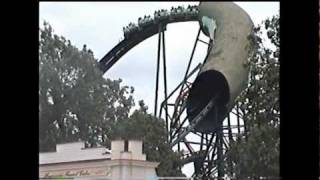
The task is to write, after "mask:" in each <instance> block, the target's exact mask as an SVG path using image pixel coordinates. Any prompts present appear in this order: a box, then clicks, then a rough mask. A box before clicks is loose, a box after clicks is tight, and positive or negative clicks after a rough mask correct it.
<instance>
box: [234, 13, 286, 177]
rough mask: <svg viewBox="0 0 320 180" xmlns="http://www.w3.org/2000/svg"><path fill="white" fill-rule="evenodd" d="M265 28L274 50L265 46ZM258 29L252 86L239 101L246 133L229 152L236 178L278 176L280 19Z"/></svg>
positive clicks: (274, 19) (251, 73)
mask: <svg viewBox="0 0 320 180" xmlns="http://www.w3.org/2000/svg"><path fill="white" fill-rule="evenodd" d="M262 29H264V30H265V31H266V34H267V37H268V39H270V41H271V43H272V44H273V45H274V46H275V49H270V48H267V47H264V46H263V44H262V39H261V37H262V36H261V35H262ZM255 30H256V31H255V32H256V34H255V40H256V45H257V46H256V52H255V53H254V55H253V56H252V57H251V58H250V62H249V66H250V68H251V71H250V78H249V79H250V81H249V87H248V88H247V90H245V91H244V92H243V93H242V94H241V96H240V97H239V99H238V100H237V104H238V105H239V107H240V110H241V111H240V112H241V114H242V118H243V120H244V121H245V122H246V123H245V126H246V133H245V134H244V135H245V137H243V136H241V137H240V136H239V137H238V139H237V141H235V142H233V143H231V148H230V151H229V152H228V158H229V160H231V161H232V162H233V165H232V168H231V166H229V167H228V174H229V175H231V174H233V175H235V176H236V179H255V178H257V177H279V143H280V136H279V125H280V108H279V65H280V64H279V63H280V62H279V52H280V49H279V46H280V43H279V42H280V41H279V34H280V31H279V16H274V17H272V18H268V19H267V20H265V21H263V24H262V27H261V26H258V27H257V28H256V29H255ZM231 170H233V172H232V171H231Z"/></svg>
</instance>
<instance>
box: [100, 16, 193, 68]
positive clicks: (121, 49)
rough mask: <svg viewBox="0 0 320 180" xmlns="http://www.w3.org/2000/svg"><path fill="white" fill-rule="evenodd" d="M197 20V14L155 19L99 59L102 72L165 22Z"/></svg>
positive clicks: (160, 29)
mask: <svg viewBox="0 0 320 180" xmlns="http://www.w3.org/2000/svg"><path fill="white" fill-rule="evenodd" d="M188 21H198V15H197V14H196V15H187V14H186V15H183V16H181V15H176V16H170V17H169V18H168V19H164V20H159V21H155V22H153V23H152V24H150V25H148V26H145V27H142V28H141V29H139V30H137V31H136V32H134V33H133V34H132V36H130V37H129V38H125V39H124V40H122V41H121V42H119V43H118V44H117V45H116V46H115V47H114V48H112V49H111V50H110V51H109V52H108V53H107V54H106V55H105V56H104V57H103V58H102V59H101V60H100V61H99V66H100V69H101V70H102V72H103V73H105V72H106V71H108V70H109V69H110V68H111V67H112V66H113V65H114V64H115V63H116V62H117V61H118V60H119V59H120V58H121V57H122V56H123V55H124V54H126V53H127V52H128V51H130V50H131V49H132V48H133V47H135V46H136V45H137V44H139V43H141V42H142V41H144V40H146V39H148V38H149V37H151V36H153V35H155V34H157V33H159V32H161V31H165V30H166V26H167V24H170V23H177V22H188Z"/></svg>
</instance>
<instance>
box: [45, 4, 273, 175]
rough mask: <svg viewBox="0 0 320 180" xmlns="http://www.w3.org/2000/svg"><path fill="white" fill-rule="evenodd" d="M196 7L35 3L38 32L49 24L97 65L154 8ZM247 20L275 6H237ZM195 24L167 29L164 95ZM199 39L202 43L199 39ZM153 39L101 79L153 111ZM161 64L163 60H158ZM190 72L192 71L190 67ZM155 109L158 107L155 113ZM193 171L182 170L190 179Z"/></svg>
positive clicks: (181, 68) (200, 48)
mask: <svg viewBox="0 0 320 180" xmlns="http://www.w3.org/2000/svg"><path fill="white" fill-rule="evenodd" d="M188 4H191V5H198V4H199V2H196V1H194V2H40V6H39V7H40V10H39V12H40V13H39V15H40V17H39V18H40V21H39V22H40V27H42V24H43V21H44V20H46V21H48V22H49V23H50V24H51V26H52V27H53V29H54V32H55V33H56V34H58V35H62V36H64V37H66V38H67V39H70V41H71V43H72V44H74V45H75V46H77V47H78V48H82V46H83V44H86V45H87V47H88V48H90V49H91V50H92V51H93V52H94V55H95V58H97V59H98V60H100V59H101V58H102V57H103V56H104V55H105V54H106V53H107V52H108V51H109V50H111V49H112V48H113V47H114V46H115V45H116V44H117V43H118V42H119V41H120V39H122V38H123V32H122V28H123V27H124V26H126V25H128V24H129V22H134V23H137V20H138V18H139V17H143V16H144V15H151V16H153V13H154V11H155V10H158V9H168V10H169V9H170V8H171V7H172V6H175V7H176V6H178V5H184V7H186V6H187V5H188ZM236 4H238V5H239V6H241V7H242V8H243V9H244V10H245V11H246V12H247V13H248V14H249V15H250V17H251V19H252V20H253V22H254V24H255V25H257V24H259V23H261V21H262V20H264V19H266V18H267V17H271V16H272V15H275V14H278V13H279V2H236ZM198 28H199V26H198V23H197V22H185V23H175V24H170V25H168V26H167V31H166V32H165V38H166V61H167V81H168V93H170V92H171V90H173V89H174V88H175V87H176V85H178V83H179V82H181V81H182V78H183V75H184V73H185V70H186V66H187V62H188V60H189V58H190V55H191V51H192V48H193V45H194V41H195V38H196V35H197V31H198ZM201 39H203V40H206V39H207V38H206V37H204V36H201ZM157 40H158V36H153V37H151V38H149V39H147V40H145V41H144V42H142V43H140V44H139V45H137V46H136V47H135V48H133V49H132V50H131V51H129V52H128V53H127V54H126V55H124V56H123V57H122V58H121V59H120V60H119V61H118V62H117V63H116V64H115V65H114V66H113V67H112V68H111V69H110V70H109V71H108V72H107V73H106V74H105V77H108V78H111V79H118V78H121V79H123V83H122V85H129V86H133V87H134V88H135V92H134V98H135V101H136V102H138V100H140V99H143V100H144V101H145V102H146V104H147V105H148V106H149V112H150V113H152V112H153V104H154V93H155V92H154V91H155V74H156V71H155V69H156V59H157ZM205 49H206V45H205V44H203V43H198V45H197V49H196V52H195V56H194V60H193V63H192V67H195V66H196V65H197V64H198V63H200V62H202V61H203V59H204V56H205ZM161 62H162V61H161ZM192 67H191V68H192ZM160 72H161V73H160V81H159V82H160V83H161V84H160V87H159V92H158V93H159V100H158V101H162V100H163V85H162V76H163V75H162V67H161V69H160ZM158 109H159V108H158ZM190 168H191V169H192V166H191V165H188V166H186V167H185V168H183V171H184V173H185V174H186V175H191V174H192V171H193V170H191V169H190Z"/></svg>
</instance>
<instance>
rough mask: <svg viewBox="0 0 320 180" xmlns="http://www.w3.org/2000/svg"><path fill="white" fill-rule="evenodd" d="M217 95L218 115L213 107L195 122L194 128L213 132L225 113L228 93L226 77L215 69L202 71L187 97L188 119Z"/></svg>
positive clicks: (199, 130) (194, 115)
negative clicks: (216, 115)
mask: <svg viewBox="0 0 320 180" xmlns="http://www.w3.org/2000/svg"><path fill="white" fill-rule="evenodd" d="M213 97H217V101H216V106H215V107H214V108H218V117H217V118H216V117H215V113H214V111H215V110H214V108H212V109H211V110H210V111H209V112H208V113H207V114H206V116H204V118H203V119H202V120H201V121H200V122H199V123H198V124H197V126H196V127H195V130H196V131H197V132H202V133H210V132H214V131H215V130H216V128H217V127H219V125H220V124H221V123H222V121H223V119H224V118H225V117H226V115H227V107H226V104H227V103H228V101H229V98H230V93H229V86H228V82H227V80H226V78H225V77H224V75H223V74H222V73H220V72H219V71H216V70H209V71H205V72H202V73H201V74H200V75H199V76H198V77H197V78H196V79H195V81H194V83H193V84H192V88H191V89H190V92H189V96H188V99H187V115H188V120H189V122H190V120H192V119H193V118H195V117H196V116H197V115H198V114H199V113H200V112H201V111H202V109H203V108H204V107H205V106H206V105H207V104H208V103H209V101H210V100H211V99H212V98H213Z"/></svg>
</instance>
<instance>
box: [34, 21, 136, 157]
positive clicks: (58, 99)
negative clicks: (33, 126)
mask: <svg viewBox="0 0 320 180" xmlns="http://www.w3.org/2000/svg"><path fill="white" fill-rule="evenodd" d="M39 35H40V37H39V142H40V151H41V152H42V151H54V149H55V145H56V144H57V143H63V142H71V141H78V140H83V141H85V143H86V146H96V145H97V144H104V145H107V144H110V142H109V137H108V134H109V131H110V127H111V124H113V123H115V122H116V121H119V120H121V119H125V118H127V117H128V115H129V111H130V109H131V107H132V106H133V105H134V101H133V98H132V93H133V88H132V87H128V86H121V85H120V84H121V79H119V80H110V79H106V80H105V79H104V78H103V77H102V75H103V74H102V72H101V71H100V70H99V69H98V63H97V60H96V59H95V58H94V55H93V52H92V51H91V50H90V49H87V47H86V45H84V46H83V48H82V50H79V49H78V48H76V47H75V46H73V45H72V44H71V42H70V40H66V39H65V38H64V37H63V36H58V35H56V34H54V33H53V29H52V27H51V26H50V25H49V24H48V23H47V22H44V27H43V29H40V33H39Z"/></svg>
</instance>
